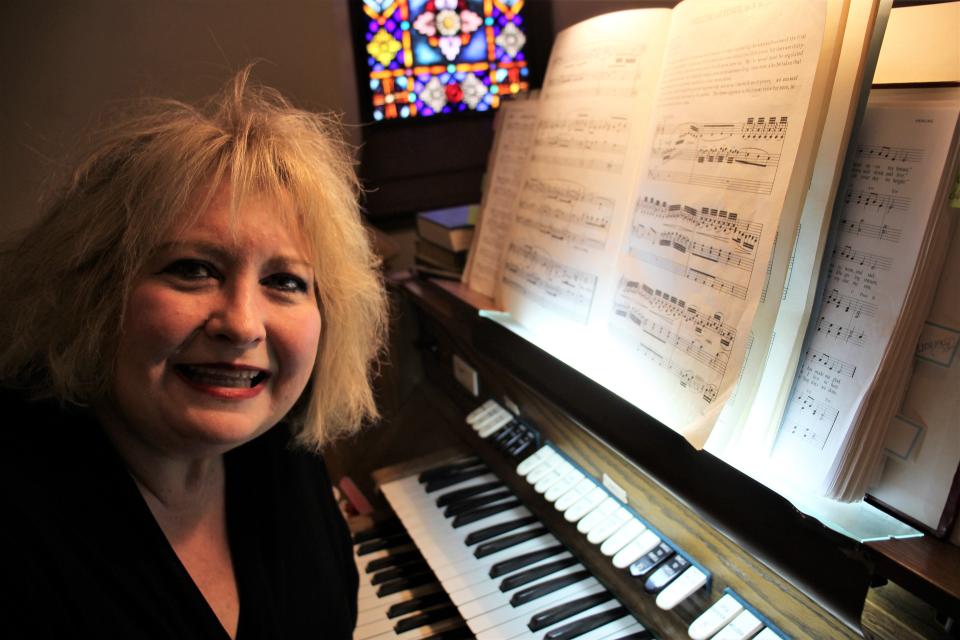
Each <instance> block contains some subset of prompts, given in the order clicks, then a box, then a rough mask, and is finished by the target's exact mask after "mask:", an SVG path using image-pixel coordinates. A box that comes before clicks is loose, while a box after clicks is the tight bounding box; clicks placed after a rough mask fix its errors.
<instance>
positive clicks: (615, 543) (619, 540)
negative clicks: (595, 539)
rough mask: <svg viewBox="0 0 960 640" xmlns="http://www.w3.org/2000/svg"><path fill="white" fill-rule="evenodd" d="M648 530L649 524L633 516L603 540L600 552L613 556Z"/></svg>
mask: <svg viewBox="0 0 960 640" xmlns="http://www.w3.org/2000/svg"><path fill="white" fill-rule="evenodd" d="M646 530H647V525H645V524H643V523H642V522H640V521H639V520H637V519H636V518H633V517H631V518H630V519H629V520H628V521H627V522H626V524H624V525H623V526H622V527H620V528H619V529H617V531H616V532H615V533H614V534H613V535H612V536H610V537H609V538H607V539H606V540H604V541H603V544H602V545H600V553H602V554H603V555H605V556H609V557H611V558H612V557H613V556H614V555H616V553H617V552H618V551H620V550H621V549H623V548H624V547H625V546H627V545H628V544H629V543H630V542H632V541H633V540H635V539H636V538H637V536H639V535H640V534H641V533H643V532H644V531H646Z"/></svg>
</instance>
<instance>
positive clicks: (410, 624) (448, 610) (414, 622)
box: [393, 604, 457, 633]
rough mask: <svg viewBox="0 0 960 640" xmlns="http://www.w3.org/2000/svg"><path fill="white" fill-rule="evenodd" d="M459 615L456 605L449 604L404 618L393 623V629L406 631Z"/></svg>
mask: <svg viewBox="0 0 960 640" xmlns="http://www.w3.org/2000/svg"><path fill="white" fill-rule="evenodd" d="M456 616H457V608H456V607H455V606H453V605H452V604H451V605H448V606H446V607H438V608H436V609H430V610H429V611H424V612H423V613H418V614H416V615H413V616H410V617H409V618H404V619H403V620H400V621H399V622H397V624H395V625H393V630H394V631H395V632H396V633H403V632H404V631H410V630H411V629H417V628H419V627H425V626H427V625H428V624H433V623H434V622H441V621H443V620H448V619H450V618H454V617H456Z"/></svg>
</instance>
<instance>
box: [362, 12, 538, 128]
mask: <svg viewBox="0 0 960 640" xmlns="http://www.w3.org/2000/svg"><path fill="white" fill-rule="evenodd" d="M362 1H363V5H364V6H363V10H364V12H365V13H366V15H367V18H368V19H369V23H368V25H367V30H366V52H367V64H368V67H369V76H368V77H369V82H370V90H371V94H372V96H373V117H374V119H375V120H385V119H395V118H412V117H418V116H431V115H435V114H438V113H455V112H458V111H487V110H489V109H496V108H497V107H498V106H499V105H500V97H501V96H503V95H510V94H513V93H519V92H521V91H525V90H527V89H528V87H529V85H528V81H527V75H528V73H529V69H528V67H527V61H526V58H525V56H524V52H523V47H524V45H525V44H526V40H527V37H526V35H525V33H524V23H523V16H522V15H521V14H522V11H523V5H524V2H525V0H362Z"/></svg>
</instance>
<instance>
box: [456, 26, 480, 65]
mask: <svg viewBox="0 0 960 640" xmlns="http://www.w3.org/2000/svg"><path fill="white" fill-rule="evenodd" d="M459 57H460V59H462V60H469V61H470V62H481V61H484V60H486V59H487V39H486V38H485V37H484V35H483V32H482V31H477V32H476V33H475V34H474V35H473V37H472V38H470V42H468V43H467V46H465V47H463V48H462V49H460V56H459Z"/></svg>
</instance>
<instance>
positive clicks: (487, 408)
mask: <svg viewBox="0 0 960 640" xmlns="http://www.w3.org/2000/svg"><path fill="white" fill-rule="evenodd" d="M498 407H500V405H499V403H497V401H496V400H494V399H493V398H490V399H489V400H487V401H486V402H484V403H483V404H481V405H480V406H479V407H477V408H476V409H474V410H473V411H471V412H470V413H468V414H467V424H471V425H472V424H473V423H475V422H477V420H479V419H480V418H482V417H483V415H484V414H485V413H488V412H492V411H495V410H497V408H498Z"/></svg>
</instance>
